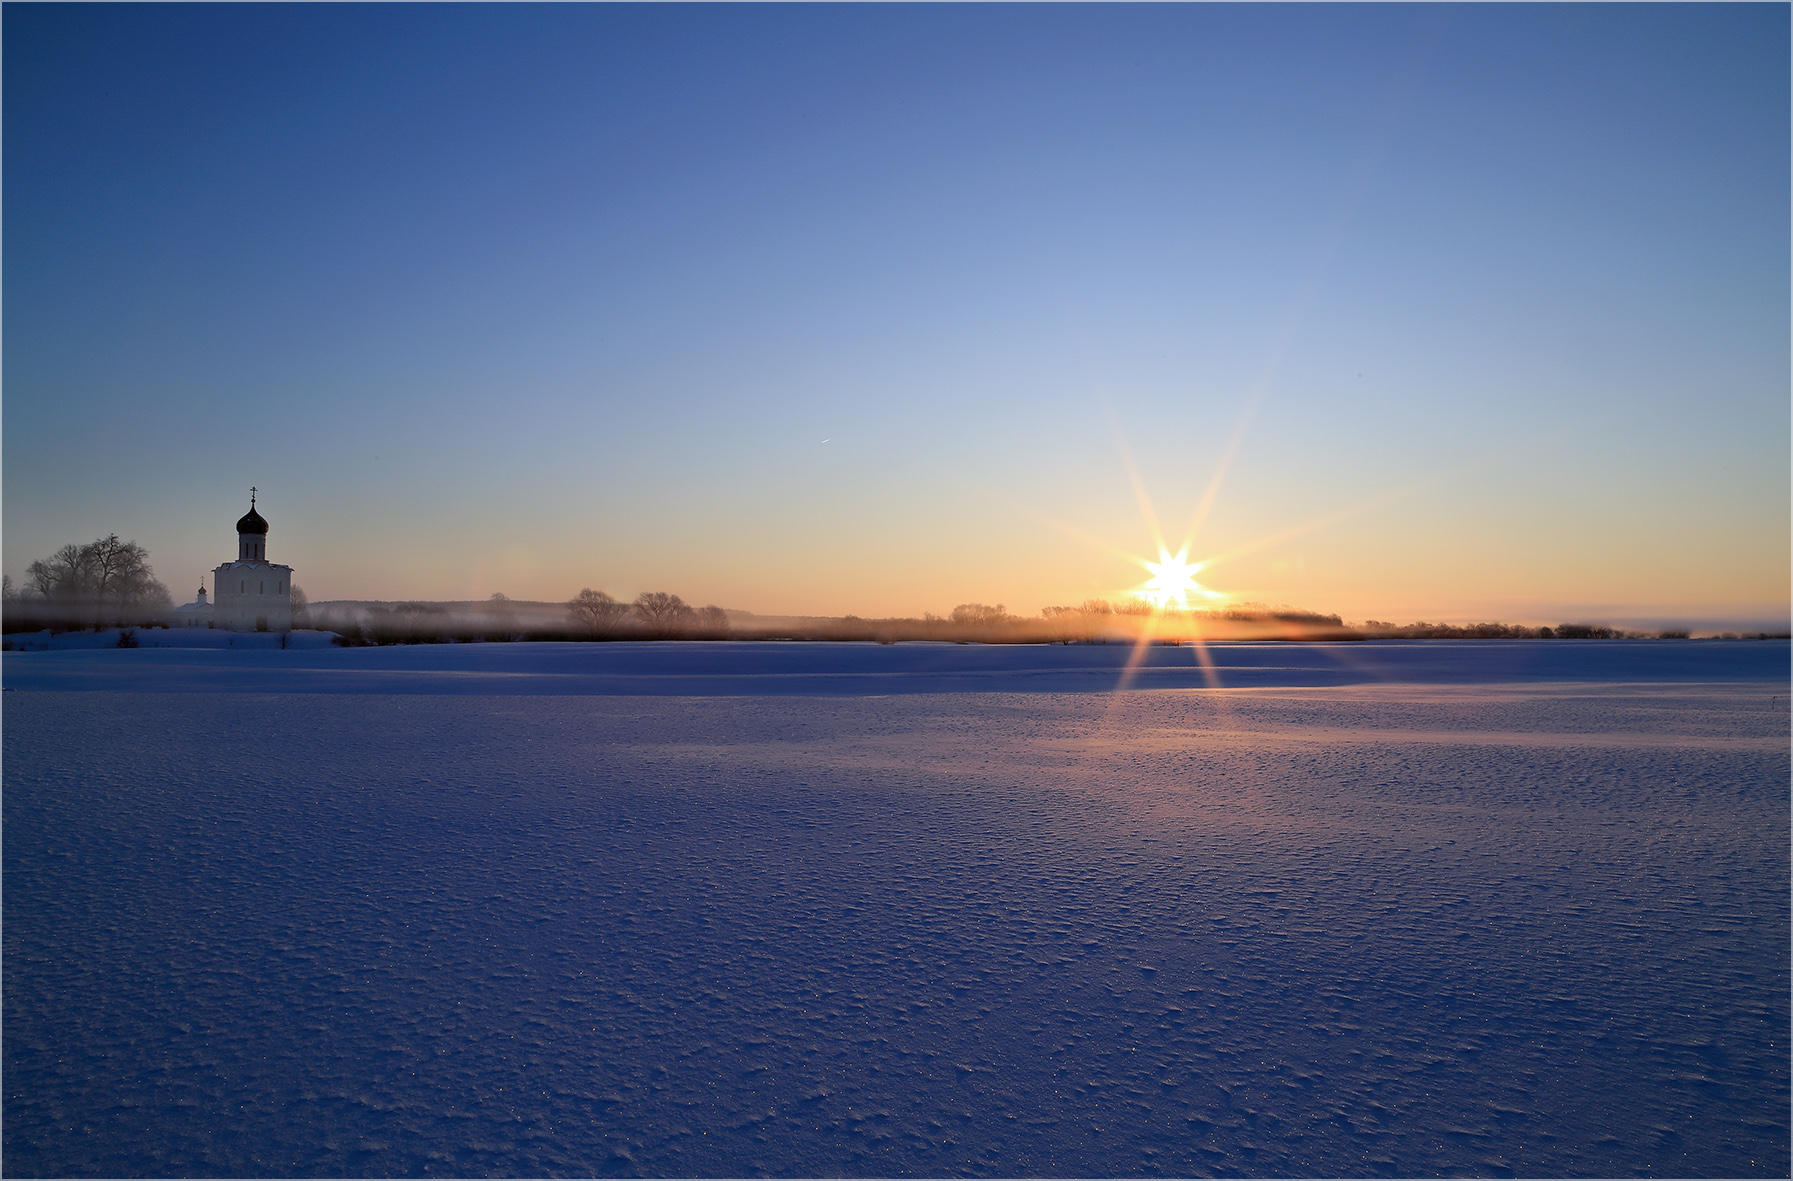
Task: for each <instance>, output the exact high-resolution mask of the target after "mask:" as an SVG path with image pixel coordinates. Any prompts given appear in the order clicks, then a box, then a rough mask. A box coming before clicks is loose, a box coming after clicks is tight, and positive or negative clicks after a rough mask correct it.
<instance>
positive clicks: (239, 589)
mask: <svg viewBox="0 0 1793 1181" xmlns="http://www.w3.org/2000/svg"><path fill="white" fill-rule="evenodd" d="M248 586H249V584H248V583H247V582H245V581H243V580H242V579H240V578H239V579H237V593H238V594H239V595H240V594H242V593H243V592H244V590H246V589H247V588H248Z"/></svg>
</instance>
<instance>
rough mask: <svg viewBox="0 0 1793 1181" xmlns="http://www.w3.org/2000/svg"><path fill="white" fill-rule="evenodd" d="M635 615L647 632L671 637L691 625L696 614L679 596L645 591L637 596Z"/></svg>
mask: <svg viewBox="0 0 1793 1181" xmlns="http://www.w3.org/2000/svg"><path fill="white" fill-rule="evenodd" d="M635 614H637V615H639V616H640V617H641V622H642V623H643V625H645V626H646V627H647V630H648V631H650V632H652V633H653V634H654V635H657V636H669V635H672V634H673V633H674V632H679V631H683V630H684V629H685V628H687V627H689V626H690V624H691V620H692V617H693V616H694V615H695V614H696V612H694V611H692V610H691V608H690V607H689V606H688V605H687V604H686V603H685V600H683V599H681V598H679V597H678V596H677V595H669V594H667V593H666V592H665V591H643V592H642V593H641V594H639V595H637V596H635Z"/></svg>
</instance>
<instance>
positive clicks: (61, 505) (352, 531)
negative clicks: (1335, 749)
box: [0, 4, 1793, 624]
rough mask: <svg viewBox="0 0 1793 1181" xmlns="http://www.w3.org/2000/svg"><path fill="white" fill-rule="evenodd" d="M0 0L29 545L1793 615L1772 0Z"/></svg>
mask: <svg viewBox="0 0 1793 1181" xmlns="http://www.w3.org/2000/svg"><path fill="white" fill-rule="evenodd" d="M0 20H3V22H4V48H3V51H4V82H3V86H4V115H3V120H4V123H3V131H4V158H3V164H4V176H5V188H4V204H3V226H0V230H3V233H4V250H5V254H4V282H3V294H4V313H5V315H4V335H3V348H4V358H3V373H0V380H3V394H0V447H3V459H4V466H3V470H0V493H3V501H0V514H3V515H0V525H3V532H0V549H3V557H4V568H5V570H6V572H7V573H8V574H10V575H12V577H13V578H14V579H15V581H16V580H18V579H20V577H21V575H22V574H23V571H24V568H25V567H26V566H27V565H28V564H29V563H30V562H31V561H32V560H33V559H35V558H40V557H44V556H46V555H48V554H49V553H51V552H52V551H54V550H55V549H56V548H57V547H59V546H60V545H62V544H64V543H65V542H70V541H86V540H91V539H92V538H94V537H98V536H103V535H105V534H108V533H117V534H119V535H120V536H122V537H125V538H127V539H134V540H136V541H138V542H140V543H141V544H143V545H145V546H146V547H148V549H149V551H150V560H151V562H152V564H153V565H154V567H155V569H156V572H157V574H158V576H160V577H161V578H162V579H163V581H165V582H166V583H168V585H169V586H170V588H171V590H172V591H173V592H174V594H175V599H176V601H177V602H182V601H186V600H188V599H190V598H191V597H192V591H193V589H194V588H195V587H197V586H198V585H199V581H200V579H201V577H202V576H205V575H207V574H208V572H209V571H210V569H211V568H212V567H213V566H215V565H217V564H219V563H220V562H222V561H226V560H229V559H231V558H234V557H235V555H236V539H235V535H234V530H233V526H234V522H235V520H236V518H237V516H239V515H240V514H241V513H242V512H243V511H244V510H245V509H246V508H247V507H248V497H249V489H250V487H251V486H252V485H253V486H255V487H256V488H258V489H260V490H261V491H260V494H259V502H258V507H259V509H260V511H261V512H262V513H263V515H264V516H266V517H267V519H268V520H269V522H270V523H271V532H270V534H269V538H268V554H269V556H270V558H272V559H273V560H275V561H280V562H285V563H288V564H290V565H292V566H293V567H294V568H295V575H294V578H295V582H296V583H297V584H298V585H299V586H301V587H303V588H304V589H305V591H306V592H307V594H308V595H309V596H310V597H311V598H312V599H314V600H324V599H338V598H354V599H435V600H446V599H468V598H484V597H486V596H488V595H490V594H492V593H494V592H498V593H504V594H507V595H509V596H511V597H512V598H518V599H546V600H554V599H563V598H567V597H570V596H571V595H573V594H574V593H575V592H577V591H578V590H580V589H581V588H583V587H592V588H596V589H601V590H606V591H608V592H610V593H612V594H614V595H617V596H618V597H622V598H629V597H633V596H634V595H635V594H637V593H639V592H641V591H648V590H664V591H671V592H673V593H677V594H679V595H681V596H683V597H684V598H685V599H686V600H688V601H690V602H693V603H698V604H705V603H715V604H720V605H722V606H725V607H729V608H735V609H741V610H749V611H756V612H762V613H793V614H828V615H839V614H848V613H851V614H857V615H862V616H868V617H870V616H886V615H919V614H921V613H922V612H924V611H934V612H939V613H942V614H944V613H946V612H947V611H950V610H951V608H952V607H953V606H954V605H956V604H958V603H964V602H974V601H975V602H984V603H1003V604H1005V605H1006V606H1007V607H1008V608H1009V610H1011V611H1013V612H1016V613H1018V614H1033V613H1035V612H1037V611H1038V610H1039V609H1040V608H1042V607H1045V606H1051V605H1059V604H1075V603H1078V602H1081V601H1083V600H1084V599H1087V598H1096V597H1099V598H1110V599H1112V598H1117V597H1120V596H1124V595H1126V594H1127V593H1128V592H1129V590H1130V588H1133V587H1136V586H1138V585H1139V584H1140V583H1141V582H1143V581H1144V580H1145V579H1146V577H1147V574H1146V572H1145V571H1143V570H1142V569H1140V568H1139V566H1138V565H1137V564H1136V563H1135V562H1134V561H1133V560H1132V558H1133V557H1143V558H1156V557H1157V556H1158V553H1157V551H1158V548H1159V535H1160V534H1161V535H1162V537H1163V541H1164V542H1165V544H1166V548H1168V549H1169V550H1171V551H1172V552H1175V551H1176V550H1177V549H1178V548H1179V546H1180V544H1181V543H1182V542H1183V540H1184V538H1185V536H1186V534H1187V531H1188V527H1189V525H1190V524H1191V522H1192V521H1193V520H1194V519H1195V518H1196V517H1197V516H1198V515H1200V517H1201V528H1200V530H1199V531H1198V532H1197V533H1196V535H1195V536H1194V538H1193V539H1192V540H1191V541H1190V543H1189V549H1188V553H1189V559H1190V560H1191V561H1195V560H1198V559H1208V558H1219V559H1221V560H1218V561H1214V562H1212V563H1211V564H1209V565H1208V566H1206V567H1204V569H1203V570H1202V572H1201V573H1200V574H1199V575H1198V577H1199V578H1200V579H1201V581H1202V582H1203V584H1204V585H1206V586H1208V587H1210V588H1212V589H1213V590H1215V591H1218V592H1222V593H1224V594H1225V595H1226V596H1227V598H1226V599H1224V600H1216V601H1217V602H1227V603H1241V602H1262V603H1267V604H1280V605H1289V606H1296V607H1301V608H1305V609H1309V610H1316V611H1322V612H1338V613H1340V614H1342V615H1343V616H1344V617H1345V618H1346V619H1347V620H1351V621H1358V620H1365V619H1380V620H1388V621H1394V622H1409V621H1412V620H1417V619H1425V620H1452V621H1465V620H1494V619H1498V620H1504V621H1508V622H1558V621H1563V620H1569V619H1576V620H1582V619H1586V620H1596V621H1654V620H1661V621H1665V622H1666V621H1687V622H1693V623H1723V622H1731V621H1745V622H1755V621H1763V622H1773V621H1781V622H1782V623H1783V624H1784V621H1785V620H1786V618H1787V614H1788V610H1789V563H1790V560H1793V555H1790V547H1789V536H1790V530H1793V521H1790V515H1789V502H1790V497H1793V486H1790V475H1789V455H1790V444H1789V440H1790V425H1793V424H1790V422H1789V378H1790V368H1789V364H1790V363H1789V322H1790V317H1793V307H1790V304H1789V250H1790V243H1789V217H1788V211H1789V207H1790V201H1789V180H1788V178H1789V141H1790V127H1789V117H1788V111H1789V78H1788V52H1787V45H1788V40H1789V23H1788V22H1789V10H1788V8H1787V7H1786V6H1785V5H1692V6H1680V5H1638V6H1633V5H1623V4H1619V5H1597V6H1575V5H1560V6H1559V5H1520V6H1505V5H1468V6H1442V7H1434V6H1427V5H1392V6H1368V7H1360V6H1353V5H1336V6H1335V5H1320V6H1305V5H1293V4H1291V5H1283V4H1277V5H1265V6H1254V5H1191V6H1181V5H1176V6H1173V5H1149V6H1124V5H1114V6H1107V5H1101V6H1082V5H1050V6H1032V5H997V6H920V5H917V6H880V5H863V6H860V5H854V6H828V5H801V6H789V7H787V6H759V5H739V6H737V5H729V6H717V7H711V6H701V5H653V6H629V5H596V6H572V5H549V6H530V5H496V6H484V5H444V6H435V5H392V6H358V5H327V6H310V5H248V6H233V5H202V6H181V5H145V6H110V5H71V6H60V5H20V4H9V5H6V6H5V8H4V10H3V15H0ZM1148 505H1149V513H1148V511H1147V508H1146V506H1148ZM1154 520H1155V521H1156V522H1157V529H1156V530H1155V529H1154V525H1153V521H1154ZM1130 555H1131V556H1130ZM208 585H209V582H208Z"/></svg>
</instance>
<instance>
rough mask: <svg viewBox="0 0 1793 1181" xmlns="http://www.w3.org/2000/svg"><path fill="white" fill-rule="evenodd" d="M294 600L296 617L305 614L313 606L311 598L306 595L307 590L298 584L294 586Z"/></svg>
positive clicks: (294, 616) (294, 615)
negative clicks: (300, 587)
mask: <svg viewBox="0 0 1793 1181" xmlns="http://www.w3.org/2000/svg"><path fill="white" fill-rule="evenodd" d="M292 600H293V618H294V619H298V618H299V616H301V615H303V614H305V612H306V611H307V610H309V609H310V607H311V600H310V599H309V598H307V597H306V596H305V592H304V591H302V590H300V589H299V588H298V586H297V585H295V586H294V587H293V591H292Z"/></svg>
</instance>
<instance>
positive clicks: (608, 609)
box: [567, 586, 629, 635]
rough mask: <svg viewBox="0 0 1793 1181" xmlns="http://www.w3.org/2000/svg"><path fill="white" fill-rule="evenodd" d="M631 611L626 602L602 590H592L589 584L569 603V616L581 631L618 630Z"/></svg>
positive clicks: (600, 633) (602, 633) (598, 633)
mask: <svg viewBox="0 0 1793 1181" xmlns="http://www.w3.org/2000/svg"><path fill="white" fill-rule="evenodd" d="M628 613H629V607H628V604H626V603H619V602H617V601H616V600H615V599H613V598H611V597H610V596H609V595H607V594H605V593H604V592H603V591H600V590H592V589H591V588H590V587H589V586H588V587H586V588H585V589H584V590H582V591H580V592H579V593H578V594H576V595H574V596H573V597H572V599H571V600H570V601H569V602H568V603H567V616H568V618H570V619H571V620H572V622H573V626H574V627H576V628H578V629H580V630H581V631H588V632H592V633H594V634H596V635H608V634H609V633H611V632H613V631H615V630H616V628H617V625H618V624H620V623H621V622H622V621H623V616H625V615H627V614H628Z"/></svg>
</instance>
